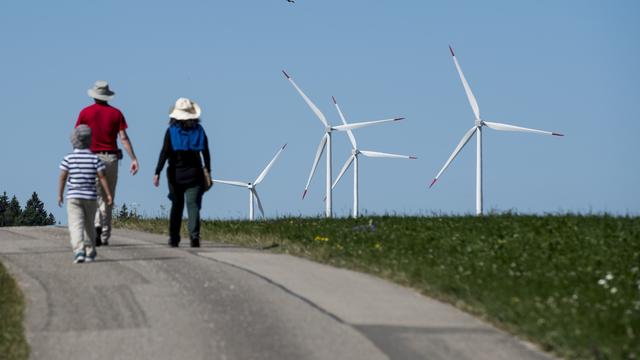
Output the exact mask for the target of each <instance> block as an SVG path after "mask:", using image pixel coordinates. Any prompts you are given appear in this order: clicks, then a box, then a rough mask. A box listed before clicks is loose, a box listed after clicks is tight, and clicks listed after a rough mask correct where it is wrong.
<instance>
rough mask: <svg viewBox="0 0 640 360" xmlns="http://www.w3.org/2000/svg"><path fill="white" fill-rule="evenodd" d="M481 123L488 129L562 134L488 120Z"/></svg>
mask: <svg viewBox="0 0 640 360" xmlns="http://www.w3.org/2000/svg"><path fill="white" fill-rule="evenodd" d="M482 123H483V124H484V125H487V127H488V128H490V129H493V130H499V131H518V132H528V133H535V134H543V135H555V136H564V135H562V134H560V133H555V132H551V131H544V130H537V129H530V128H525V127H521V126H515V125H509V124H501V123H496V122H489V121H483V122H482Z"/></svg>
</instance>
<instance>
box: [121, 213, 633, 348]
mask: <svg viewBox="0 0 640 360" xmlns="http://www.w3.org/2000/svg"><path fill="white" fill-rule="evenodd" d="M119 225H120V226H122V227H128V228H133V229H139V230H145V231H153V232H161V233H166V229H167V222H166V220H160V219H155V220H154V219H146V220H135V219H134V220H129V221H123V222H120V224H119ZM202 237H203V238H205V239H211V240H214V241H216V242H225V243H235V244H240V245H244V246H251V247H258V248H261V247H268V246H271V245H273V244H277V245H278V246H277V247H275V248H273V251H278V252H284V253H290V254H294V255H298V256H304V257H307V258H310V259H313V260H316V261H320V262H325V263H329V264H332V265H336V266H341V267H346V268H351V269H355V270H359V271H364V272H369V273H373V274H376V275H378V276H381V277H385V278H387V279H390V280H392V281H395V282H398V283H400V284H403V285H407V286H411V287H413V288H416V289H418V290H420V291H422V292H424V293H425V294H428V295H430V296H434V297H437V298H439V299H442V300H445V301H448V302H451V303H453V304H455V305H456V306H458V307H461V308H463V309H465V310H467V311H469V312H472V313H474V314H476V315H479V316H481V317H483V318H486V319H487V320H489V321H491V322H493V323H495V324H497V325H498V326H500V327H502V328H504V329H507V330H509V331H511V332H513V333H516V334H519V335H521V336H523V337H526V338H528V339H530V340H532V341H534V342H536V343H538V344H540V345H541V346H542V347H543V348H544V349H546V350H550V351H553V352H555V353H556V354H559V355H561V356H563V357H566V358H569V359H637V358H638V357H640V218H638V217H612V216H580V215H559V216H518V215H512V214H504V215H495V216H485V217H471V216H469V217H372V218H362V219H355V220H354V219H333V220H325V219H300V218H286V219H279V220H272V221H259V222H254V223H249V222H245V221H206V222H204V223H203V225H202Z"/></svg>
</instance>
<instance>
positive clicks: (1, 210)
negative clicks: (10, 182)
mask: <svg viewBox="0 0 640 360" xmlns="http://www.w3.org/2000/svg"><path fill="white" fill-rule="evenodd" d="M8 209H9V196H7V192H6V191H5V192H4V193H3V194H2V195H0V226H6V225H5V224H6V222H7V221H6V219H5V214H6V212H7V210H8Z"/></svg>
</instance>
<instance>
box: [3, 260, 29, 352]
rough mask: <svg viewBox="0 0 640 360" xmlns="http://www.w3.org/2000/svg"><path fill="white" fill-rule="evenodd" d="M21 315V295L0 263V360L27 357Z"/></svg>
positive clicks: (22, 303) (22, 311) (27, 349)
mask: <svg viewBox="0 0 640 360" xmlns="http://www.w3.org/2000/svg"><path fill="white" fill-rule="evenodd" d="M23 313H24V299H23V297H22V293H21V292H20V289H19V288H18V286H17V285H16V282H15V281H14V280H13V279H12V278H11V276H9V274H8V273H7V270H6V269H5V268H4V266H3V265H2V264H1V263H0V359H11V360H22V359H26V358H27V357H28V356H29V347H28V345H27V341H26V339H25V337H24V329H23V327H22V320H23Z"/></svg>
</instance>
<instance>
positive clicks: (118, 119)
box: [76, 104, 127, 152]
mask: <svg viewBox="0 0 640 360" xmlns="http://www.w3.org/2000/svg"><path fill="white" fill-rule="evenodd" d="M80 124H85V125H87V126H89V127H90V128H91V147H90V148H89V149H90V150H91V151H92V152H98V151H114V150H117V149H118V145H117V143H116V140H117V139H118V133H119V132H120V130H125V129H126V128H127V121H126V120H125V119H124V115H122V112H120V110H118V109H116V108H114V107H113V106H111V105H109V104H93V105H91V106H87V107H86V108H84V109H82V111H80V115H78V121H76V126H78V125H80Z"/></svg>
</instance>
